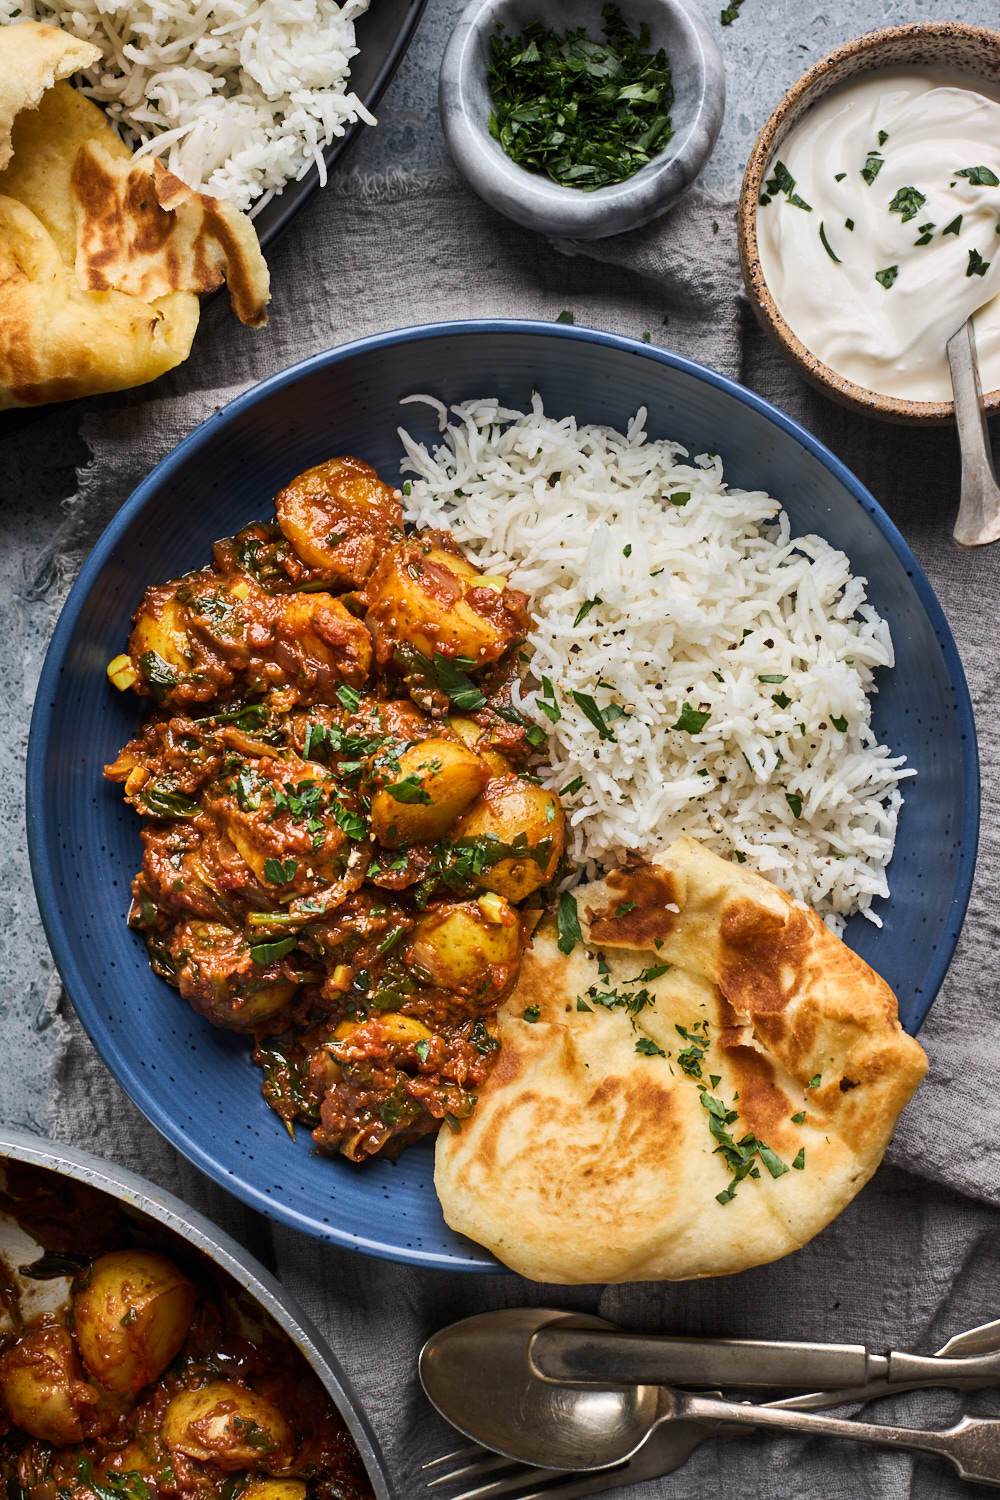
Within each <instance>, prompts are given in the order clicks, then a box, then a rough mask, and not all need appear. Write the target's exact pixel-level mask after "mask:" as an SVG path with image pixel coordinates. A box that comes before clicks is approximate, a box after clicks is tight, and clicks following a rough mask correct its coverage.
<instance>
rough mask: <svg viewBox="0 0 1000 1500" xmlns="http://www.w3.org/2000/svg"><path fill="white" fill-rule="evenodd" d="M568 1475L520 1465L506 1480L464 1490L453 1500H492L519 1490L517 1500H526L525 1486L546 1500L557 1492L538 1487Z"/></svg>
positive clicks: (541, 1499) (564, 1472)
mask: <svg viewBox="0 0 1000 1500" xmlns="http://www.w3.org/2000/svg"><path fill="white" fill-rule="evenodd" d="M565 1475H566V1470H565V1469H536V1468H534V1467H533V1466H532V1465H530V1464H520V1465H518V1467H517V1469H516V1471H515V1472H514V1473H513V1474H508V1475H507V1477H506V1479H494V1480H493V1481H492V1482H491V1483H488V1484H482V1485H480V1486H479V1488H478V1489H474V1490H463V1491H462V1493H461V1494H460V1495H454V1496H453V1497H452V1500H492V1497H493V1496H496V1495H509V1494H510V1493H511V1491H512V1490H517V1491H518V1492H519V1493H518V1496H517V1500H526V1497H525V1493H524V1486H525V1485H528V1486H529V1488H530V1489H531V1491H532V1493H533V1494H535V1495H537V1496H539V1497H540V1500H545V1497H548V1496H549V1495H552V1494H558V1493H559V1492H558V1491H557V1490H547V1489H537V1488H536V1486H538V1485H544V1484H545V1483H546V1481H548V1480H550V1479H562V1478H564V1477H565Z"/></svg>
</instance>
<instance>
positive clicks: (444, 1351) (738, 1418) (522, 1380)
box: [420, 1308, 1000, 1482]
mask: <svg viewBox="0 0 1000 1500" xmlns="http://www.w3.org/2000/svg"><path fill="white" fill-rule="evenodd" d="M552 1323H558V1324H559V1328H560V1329H566V1328H570V1327H575V1328H581V1329H605V1330H607V1329H613V1327H614V1325H613V1324H609V1323H606V1322H604V1321H603V1320H602V1319H600V1318H591V1317H586V1316H573V1317H569V1318H567V1316H566V1314H565V1313H562V1312H559V1311H556V1310H551V1309H537V1308H511V1309H506V1310H504V1311H503V1312H502V1313H493V1314H482V1315H481V1316H479V1317H477V1318H467V1319H464V1320H463V1322H461V1323H457V1324H453V1325H452V1326H451V1327H450V1328H445V1329H442V1330H441V1332H440V1333H438V1334H435V1335H434V1337H433V1338H431V1339H429V1340H428V1342H427V1344H425V1346H424V1348H423V1350H422V1351H421V1356H420V1377H421V1380H422V1382H423V1386H424V1390H425V1391H426V1393H427V1395H428V1397H429V1399H430V1400H431V1402H432V1403H433V1405H434V1406H436V1407H437V1409H438V1411H439V1412H440V1413H441V1415H442V1416H443V1417H445V1418H446V1420H447V1421H449V1422H451V1423H452V1425H453V1426H454V1427H456V1428H457V1429H458V1430H459V1431H460V1432H463V1433H464V1434H465V1435H466V1436H468V1437H470V1438H472V1439H473V1440H474V1441H476V1442H478V1443H482V1444H484V1445H485V1446H486V1447H488V1448H491V1449H493V1450H494V1451H495V1452H498V1453H503V1454H505V1455H507V1456H508V1457H510V1458H514V1459H518V1460H520V1461H522V1462H524V1463H529V1464H538V1465H540V1466H542V1467H544V1468H546V1469H550V1470H552V1469H566V1470H574V1469H586V1468H595V1469H599V1468H606V1467H610V1466H611V1465H614V1464H616V1463H621V1462H622V1461H623V1459H625V1458H627V1457H629V1455H630V1454H632V1453H635V1452H637V1451H638V1449H639V1448H641V1447H642V1445H643V1443H644V1442H645V1441H646V1439H647V1438H648V1436H649V1434H650V1433H651V1432H653V1431H654V1430H655V1431H656V1443H657V1448H658V1450H663V1449H668V1448H669V1449H671V1450H672V1449H673V1447H674V1444H676V1452H673V1451H669V1452H666V1453H664V1454H663V1458H665V1459H666V1463H667V1465H669V1467H666V1466H665V1467H663V1468H661V1469H660V1470H659V1472H660V1473H666V1472H669V1469H670V1468H671V1467H679V1466H680V1464H682V1463H684V1462H685V1461H686V1459H687V1458H688V1457H689V1456H690V1454H691V1453H692V1452H693V1451H694V1449H695V1448H696V1447H697V1446H698V1444H699V1443H700V1442H703V1441H704V1440H705V1439H706V1438H708V1437H710V1436H712V1435H713V1434H715V1433H719V1432H725V1431H730V1432H731V1431H734V1430H736V1429H737V1428H745V1427H753V1426H775V1425H783V1426H785V1427H788V1426H793V1425H795V1426H796V1427H797V1430H806V1429H803V1428H802V1427H801V1419H804V1420H805V1421H807V1422H808V1421H809V1420H813V1419H811V1418H803V1417H802V1414H801V1413H798V1412H795V1411H794V1410H791V1409H790V1408H795V1407H796V1406H802V1407H810V1408H812V1409H815V1408H817V1407H819V1406H821V1405H825V1406H835V1405H839V1404H843V1403H845V1402H848V1401H857V1400H865V1399H868V1397H869V1396H876V1395H883V1394H889V1393H890V1392H896V1391H901V1390H909V1389H913V1388H914V1386H916V1385H930V1384H936V1385H951V1384H953V1383H954V1384H956V1385H961V1384H964V1383H965V1382H964V1381H961V1380H955V1381H954V1382H953V1381H952V1379H951V1378H950V1377H949V1376H948V1374H947V1372H946V1371H944V1370H943V1371H942V1372H941V1373H940V1374H939V1375H935V1377H934V1378H933V1379H927V1378H926V1377H925V1378H924V1379H922V1380H917V1381H905V1382H900V1383H898V1384H892V1385H890V1384H889V1382H887V1381H885V1380H876V1381H873V1382H870V1383H869V1384H868V1385H867V1386H859V1387H853V1388H850V1389H844V1390H840V1391H827V1392H816V1393H814V1394H812V1395H810V1396H802V1397H791V1398H788V1399H787V1400H785V1401H781V1402H774V1403H773V1404H771V1405H769V1406H744V1407H740V1406H739V1405H734V1404H731V1403H726V1402H723V1401H721V1400H718V1401H715V1403H714V1405H710V1406H703V1407H701V1408H699V1410H698V1411H697V1412H695V1411H694V1409H693V1408H692V1407H691V1406H690V1404H688V1405H687V1406H686V1407H684V1408H682V1406H681V1405H679V1404H678V1403H683V1402H684V1401H685V1400H686V1399H687V1398H685V1397H683V1396H682V1395H681V1394H680V1393H678V1392H672V1391H669V1392H668V1391H665V1390H664V1388H663V1387H662V1386H656V1385H641V1386H633V1387H631V1388H628V1389H617V1390H604V1389H595V1388H593V1387H590V1388H588V1387H581V1386H579V1385H576V1386H560V1385H555V1384H550V1383H549V1382H548V1381H545V1380H542V1379H540V1378H539V1377H538V1376H537V1375H536V1374H535V1373H534V1371H533V1369H532V1367H531V1364H530V1361H529V1359H528V1357H527V1349H528V1344H529V1342H530V1340H531V1338H532V1336H533V1335H534V1334H535V1333H536V1332H537V1331H538V1330H539V1329H540V1328H544V1327H545V1326H546V1325H551V1324H552ZM486 1325H493V1326H492V1327H487V1326H486ZM491 1335H492V1336H491ZM998 1348H1000V1323H990V1324H985V1325H983V1327H981V1328H977V1329H971V1330H969V1331H968V1332H967V1333H965V1334H961V1335H959V1336H958V1337H956V1338H954V1339H951V1340H949V1342H948V1343H947V1344H946V1345H945V1346H944V1348H943V1349H942V1350H940V1351H939V1355H940V1356H941V1357H943V1358H948V1359H951V1358H954V1359H962V1360H967V1359H969V1358H970V1357H973V1356H976V1355H979V1356H984V1355H989V1354H991V1353H993V1352H995V1351H996V1350H997V1349H998ZM711 1399H712V1398H700V1397H699V1398H691V1400H705V1401H711ZM786 1415H787V1416H788V1417H790V1418H794V1419H795V1420H794V1422H792V1423H786V1422H783V1421H782V1418H783V1417H784V1416H786ZM775 1418H777V1421H776V1420H774V1419H775ZM816 1420H819V1421H820V1422H821V1423H823V1424H824V1425H822V1426H821V1427H819V1428H809V1429H808V1430H810V1431H823V1432H826V1433H830V1434H831V1435H836V1436H842V1437H858V1438H859V1439H860V1440H862V1441H870V1442H882V1441H883V1438H884V1440H885V1441H886V1442H888V1443H889V1444H890V1446H900V1445H903V1444H904V1443H905V1444H911V1443H912V1445H914V1446H918V1447H919V1446H923V1447H924V1448H927V1447H928V1444H931V1443H933V1444H935V1445H936V1446H934V1447H933V1451H935V1452H942V1453H943V1452H945V1447H944V1446H942V1445H943V1444H944V1443H945V1442H946V1441H947V1442H962V1443H965V1444H966V1446H968V1443H969V1441H971V1439H970V1437H969V1435H968V1434H967V1432H966V1431H965V1429H964V1428H963V1427H962V1424H959V1428H956V1429H953V1430H952V1431H951V1433H950V1434H941V1433H929V1434H926V1433H919V1432H916V1433H915V1432H912V1431H910V1430H909V1429H905V1428H904V1429H887V1428H882V1427H873V1428H871V1429H870V1430H869V1429H867V1428H864V1429H863V1427H862V1426H861V1425H859V1424H858V1423H856V1422H853V1421H851V1422H841V1423H839V1424H837V1423H834V1426H833V1427H831V1426H830V1425H829V1422H830V1420H831V1419H825V1418H822V1419H816ZM664 1421H665V1422H666V1423H667V1424H668V1425H667V1426H666V1427H664V1426H663V1425H662V1424H663V1423H664ZM675 1424H676V1425H675ZM995 1425H996V1426H997V1428H998V1432H1000V1423H998V1424H995ZM987 1426H989V1424H987ZM893 1432H894V1433H896V1436H894V1437H893V1436H890V1437H885V1434H886V1433H893ZM866 1434H867V1435H866ZM871 1434H875V1435H871ZM879 1434H881V1435H882V1436H878V1435H879ZM980 1436H982V1434H980ZM990 1440H991V1432H987V1434H986V1441H987V1442H989V1441H990ZM996 1446H997V1457H998V1461H1000V1436H998V1438H997V1445H996ZM946 1456H952V1457H953V1458H954V1455H949V1454H947V1453H946ZM969 1456H970V1455H969V1452H966V1453H965V1455H964V1457H965V1458H966V1459H968V1458H969ZM991 1461H992V1460H991ZM960 1472H964V1471H963V1470H962V1469H961V1466H960ZM969 1472H970V1473H971V1470H970V1471H969ZM977 1473H978V1477H980V1478H981V1479H983V1480H984V1481H986V1480H990V1479H995V1480H996V1481H997V1482H1000V1468H998V1469H997V1472H996V1474H995V1475H988V1474H984V1473H979V1472H978V1471H977Z"/></svg>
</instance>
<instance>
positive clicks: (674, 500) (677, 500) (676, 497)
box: [667, 224, 1000, 505]
mask: <svg viewBox="0 0 1000 1500" xmlns="http://www.w3.org/2000/svg"><path fill="white" fill-rule="evenodd" d="M997 233H998V234H1000V224H998V225H997ZM667 499H668V500H669V501H670V504H671V505H687V503H688V501H689V500H690V499H691V491H690V490H674V492H673V494H672V495H668V496H667Z"/></svg>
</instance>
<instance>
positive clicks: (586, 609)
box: [573, 599, 604, 629]
mask: <svg viewBox="0 0 1000 1500" xmlns="http://www.w3.org/2000/svg"><path fill="white" fill-rule="evenodd" d="M603 603H604V600H603V599H587V600H585V601H584V603H583V604H581V605H580V608H579V609H578V610H577V612H576V619H575V620H574V621H573V628H574V629H576V627H577V625H582V624H583V622H584V620H585V619H586V618H587V616H588V615H589V614H590V611H591V610H592V609H594V608H595V606H596V605H598V604H603Z"/></svg>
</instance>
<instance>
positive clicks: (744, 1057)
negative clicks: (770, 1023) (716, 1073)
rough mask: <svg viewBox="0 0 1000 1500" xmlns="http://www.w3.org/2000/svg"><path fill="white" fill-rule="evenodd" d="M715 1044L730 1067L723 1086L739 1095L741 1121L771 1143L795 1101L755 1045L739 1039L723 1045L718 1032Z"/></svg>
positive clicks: (780, 1132) (783, 1127) (785, 1122)
mask: <svg viewBox="0 0 1000 1500" xmlns="http://www.w3.org/2000/svg"><path fill="white" fill-rule="evenodd" d="M719 1044H720V1046H721V1048H722V1051H723V1052H724V1053H725V1055H726V1060H727V1061H728V1063H729V1067H730V1073H729V1077H728V1083H727V1087H731V1089H732V1091H733V1093H734V1094H736V1095H737V1096H738V1098H739V1113H740V1120H741V1122H742V1123H743V1124H744V1125H745V1126H746V1128H747V1129H748V1130H752V1131H753V1133H754V1135H755V1136H756V1137H757V1139H758V1140H761V1141H770V1142H772V1143H773V1142H774V1141H775V1140H776V1139H778V1138H780V1137H781V1136H782V1135H783V1134H784V1132H785V1126H786V1125H787V1122H788V1120H789V1118H790V1116H791V1115H792V1114H794V1113H795V1111H796V1110H797V1109H798V1108H799V1107H800V1106H799V1104H798V1103H797V1101H793V1100H791V1099H790V1098H789V1097H788V1095H787V1094H786V1093H785V1090H784V1089H783V1088H782V1087H781V1085H780V1084H779V1082H778V1077H777V1073H776V1071H775V1068H774V1066H773V1064H772V1063H771V1061H770V1059H769V1058H768V1057H766V1056H765V1054H764V1053H763V1052H761V1051H760V1050H759V1049H758V1048H757V1047H754V1046H748V1045H746V1044H744V1043H743V1042H736V1043H735V1044H733V1045H729V1046H727V1045H726V1043H725V1041H724V1040H723V1038H722V1037H721V1036H720V1038H719Z"/></svg>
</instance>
